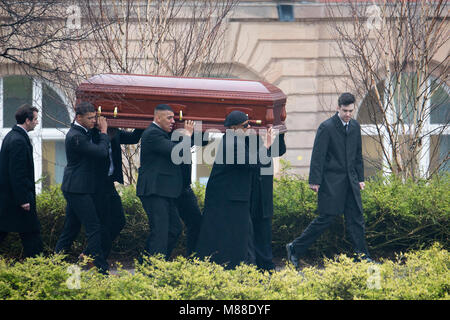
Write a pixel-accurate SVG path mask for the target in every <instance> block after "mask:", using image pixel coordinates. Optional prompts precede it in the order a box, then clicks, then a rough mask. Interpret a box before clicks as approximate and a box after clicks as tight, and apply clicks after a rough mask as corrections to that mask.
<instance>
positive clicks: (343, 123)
mask: <svg viewBox="0 0 450 320" xmlns="http://www.w3.org/2000/svg"><path fill="white" fill-rule="evenodd" d="M339 120H341V122H342V125H343V126H344V127H345V125H346V124H350V121H349V122H344V120H342V119H341V117H339Z"/></svg>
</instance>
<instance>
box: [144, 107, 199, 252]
mask: <svg viewBox="0 0 450 320" xmlns="http://www.w3.org/2000/svg"><path fill="white" fill-rule="evenodd" d="M174 124H175V120H174V113H173V110H172V109H171V108H170V106H168V105H166V104H160V105H158V106H156V108H155V115H154V120H153V123H152V124H151V125H150V126H148V128H147V129H145V131H144V133H143V134H142V139H141V155H140V160H141V161H140V162H141V167H140V168H139V175H138V181H137V186H136V194H137V196H138V197H139V198H140V199H141V202H142V205H143V207H144V210H145V212H146V213H147V215H148V221H149V226H150V235H149V237H148V239H147V243H146V246H145V251H146V252H145V253H146V254H147V255H153V254H158V253H160V254H163V255H165V257H166V258H168V257H170V254H171V252H172V250H173V248H174V247H175V244H176V241H177V239H178V237H179V235H180V233H181V228H182V227H181V222H180V217H179V215H178V212H177V208H176V203H175V200H176V199H177V198H178V197H179V196H180V195H181V192H182V189H183V176H182V171H181V168H180V166H179V165H178V164H175V163H174V162H173V160H172V151H173V149H174V148H175V147H176V146H177V145H178V144H179V143H181V144H186V148H187V149H188V150H189V149H190V143H191V139H190V137H191V136H192V133H193V130H194V123H193V122H192V121H186V122H185V129H184V130H185V131H184V135H185V136H186V138H185V139H182V141H181V142H174V141H172V140H171V139H170V133H171V132H172V129H173V127H174ZM186 148H182V150H186Z"/></svg>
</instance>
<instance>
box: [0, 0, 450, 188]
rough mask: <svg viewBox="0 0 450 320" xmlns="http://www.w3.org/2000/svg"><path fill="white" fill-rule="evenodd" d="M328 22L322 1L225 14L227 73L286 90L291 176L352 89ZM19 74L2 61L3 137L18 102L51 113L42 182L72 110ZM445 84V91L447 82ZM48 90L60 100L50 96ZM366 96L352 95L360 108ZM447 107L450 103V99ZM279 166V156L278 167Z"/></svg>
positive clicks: (43, 143)
mask: <svg viewBox="0 0 450 320" xmlns="http://www.w3.org/2000/svg"><path fill="white" fill-rule="evenodd" d="M337 2H339V1H337ZM332 23H333V21H332V20H331V19H330V18H329V16H327V10H326V5H325V4H324V1H269V0H265V1H264V0H260V1H240V3H239V4H238V5H237V7H236V8H235V9H234V10H233V12H232V14H231V15H230V16H229V17H228V28H227V31H226V35H225V38H224V45H223V48H224V52H223V53H224V54H223V58H222V59H223V60H222V61H218V62H217V63H218V64H227V65H229V66H230V68H229V72H228V73H227V74H226V75H225V76H227V77H232V78H241V79H249V80H259V81H267V82H270V83H272V84H274V85H276V86H278V87H279V88H280V89H281V90H283V92H284V93H285V94H286V95H287V105H286V108H287V119H286V125H287V127H288V129H289V132H288V134H287V137H286V143H287V153H286V154H285V155H284V156H283V158H284V159H285V160H287V161H289V162H290V164H291V165H292V169H293V172H294V173H297V174H300V175H302V176H305V177H306V176H307V174H308V171H309V162H310V158H311V152H312V146H313V142H314V137H315V133H316V130H317V127H318V126H319V124H320V123H321V122H322V121H323V120H325V119H326V118H328V117H329V116H330V115H332V114H333V112H334V111H335V108H336V105H337V98H338V96H339V94H340V93H341V92H344V91H348V90H349V88H348V87H346V85H345V81H342V80H345V79H346V78H347V77H348V74H347V73H346V70H345V66H344V63H343V60H342V57H341V56H340V55H339V53H338V51H337V50H336V45H335V38H334V36H333V33H332V32H331V31H330V24H332ZM449 51H450V44H449V43H447V44H446V45H444V46H443V47H442V48H441V50H440V52H439V53H438V55H437V56H436V59H438V60H440V61H441V62H442V61H444V60H445V59H448V52H449ZM89 54H91V53H89ZM92 54H93V53H92ZM0 63H1V61H0ZM20 74H21V71H20V69H19V68H17V67H15V66H13V65H11V64H1V65H0V77H1V78H0V140H1V137H2V136H4V134H6V132H8V131H9V129H10V127H11V125H12V124H13V123H12V122H11V119H10V118H11V114H13V109H14V108H13V107H12V106H13V105H14V106H15V103H19V102H27V101H29V102H31V103H32V104H34V105H36V106H38V108H40V109H43V110H44V109H45V110H47V112H45V113H41V114H46V113H49V114H54V116H53V117H51V118H57V119H58V121H56V122H55V121H52V120H51V119H47V120H45V119H41V121H40V125H39V126H38V127H37V128H36V131H35V132H33V133H31V136H32V140H33V143H34V150H35V164H36V169H35V170H36V177H38V178H39V177H42V176H46V177H51V179H50V181H48V182H45V181H44V182H41V184H40V186H41V185H42V183H44V184H52V183H58V182H60V181H61V178H62V169H63V167H64V165H65V158H64V156H65V155H64V148H63V142H64V135H65V132H67V126H64V125H62V124H67V123H70V121H71V120H72V117H73V112H72V111H71V108H69V107H68V108H67V112H62V113H61V112H60V111H58V113H57V111H56V110H59V109H58V108H59V107H60V106H63V105H66V106H70V103H69V101H67V100H68V99H70V98H69V97H67V95H65V94H64V93H63V92H62V91H61V90H60V88H58V87H55V86H53V85H51V84H47V83H46V82H45V81H41V80H38V79H33V80H26V79H25V78H23V77H21V76H20ZM217 76H222V75H220V74H218V75H217ZM19 87H20V88H19ZM445 88H446V94H447V95H448V93H449V91H448V87H447V86H445ZM50 92H51V93H53V95H56V96H59V97H60V98H59V99H56V101H55V100H54V99H53V100H49V99H47V98H46V97H47V95H48V94H49V93H50ZM364 98H365V97H364V96H358V97H357V99H358V102H357V104H358V106H360V104H361V102H362V101H363V100H364ZM449 100H450V99H449ZM446 105H447V106H446V108H447V109H448V108H450V107H449V103H447V104H446ZM359 109H360V108H358V110H357V113H356V116H355V117H356V118H358V112H359V111H360V110H359ZM447 114H448V111H447ZM8 117H9V118H8ZM444 136H445V137H444V139H442V141H438V142H436V141H435V142H434V143H435V144H436V143H438V144H439V145H438V147H439V148H441V149H442V150H443V151H442V152H441V153H442V154H443V155H444V156H445V154H447V155H448V150H449V148H450V147H449V139H448V137H449V136H450V132H449V130H448V129H446V131H445V132H444ZM363 140H364V146H363V150H364V153H365V155H366V156H367V157H370V156H371V153H373V151H374V150H375V149H376V148H377V147H376V145H374V144H373V143H371V142H370V140H369V139H364V138H363ZM380 161H381V160H380ZM279 167H280V164H279V160H277V161H276V171H277V172H279ZM368 168H370V165H369V166H368ZM209 170H210V168H209V167H208V166H198V167H196V168H195V170H193V180H194V181H195V180H200V181H203V182H204V181H206V179H207V176H208V175H209ZM368 170H369V169H368ZM367 174H371V172H368V173H367Z"/></svg>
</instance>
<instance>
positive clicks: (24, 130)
mask: <svg viewBox="0 0 450 320" xmlns="http://www.w3.org/2000/svg"><path fill="white" fill-rule="evenodd" d="M17 126H18V127H19V128H20V129H22V130H23V131H25V133H26V134H28V131H27V130H26V129H25V128H24V127H22V126H21V125H18V124H17Z"/></svg>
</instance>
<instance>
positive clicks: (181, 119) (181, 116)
mask: <svg viewBox="0 0 450 320" xmlns="http://www.w3.org/2000/svg"><path fill="white" fill-rule="evenodd" d="M180 121H183V110H180Z"/></svg>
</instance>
